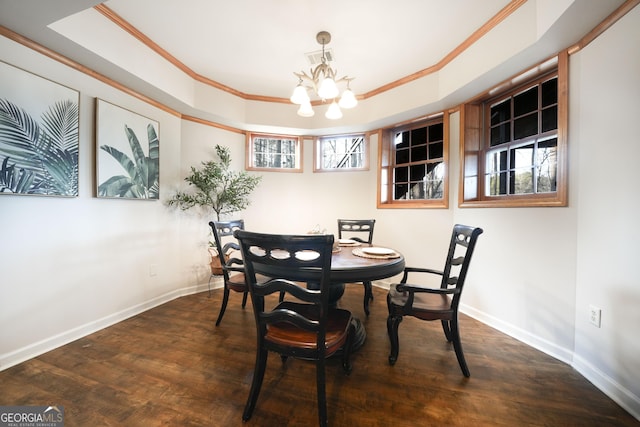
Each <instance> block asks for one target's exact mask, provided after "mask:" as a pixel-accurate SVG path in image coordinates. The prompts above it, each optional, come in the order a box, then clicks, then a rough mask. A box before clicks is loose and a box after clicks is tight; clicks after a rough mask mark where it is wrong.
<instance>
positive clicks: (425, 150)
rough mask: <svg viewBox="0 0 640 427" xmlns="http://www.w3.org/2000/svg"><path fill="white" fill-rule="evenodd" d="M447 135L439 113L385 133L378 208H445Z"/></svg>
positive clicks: (446, 202)
mask: <svg viewBox="0 0 640 427" xmlns="http://www.w3.org/2000/svg"><path fill="white" fill-rule="evenodd" d="M447 118H448V115H447ZM447 134H448V126H447V125H446V121H445V120H444V117H443V115H442V114H440V115H438V116H436V117H432V118H430V119H428V120H423V121H420V122H416V123H412V124H409V125H403V126H398V127H395V128H392V129H389V130H387V131H384V133H383V135H382V143H381V168H380V173H381V186H380V193H381V194H380V200H379V207H403V206H405V207H414V208H415V207H447V206H448V191H447V189H448V176H447V164H446V162H447V159H448V135H447Z"/></svg>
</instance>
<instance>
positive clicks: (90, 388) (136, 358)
mask: <svg viewBox="0 0 640 427" xmlns="http://www.w3.org/2000/svg"><path fill="white" fill-rule="evenodd" d="M362 293H363V289H362V286H361V285H348V286H347V289H346V292H345V296H344V297H343V298H342V300H341V301H340V305H341V306H342V307H345V308H348V309H350V310H351V311H352V312H353V313H354V314H355V315H356V316H358V317H360V318H361V319H362V320H363V322H364V324H365V327H366V330H367V340H366V342H365V344H364V346H363V347H362V348H361V349H360V350H359V351H358V352H356V353H355V354H354V355H353V358H352V361H353V372H352V373H351V375H350V376H345V375H344V374H343V373H342V370H341V367H340V364H339V360H333V359H331V360H329V362H328V363H327V400H328V411H329V424H330V425H333V426H349V427H352V426H353V427H355V426H367V427H372V426H391V425H393V426H396V427H405V426H406V427H410V426H445V425H446V426H474V427H478V426H510V427H511V426H637V425H640V422H639V421H638V420H636V419H635V418H633V417H632V416H631V415H629V414H628V413H627V412H626V411H624V410H623V409H622V408H620V407H619V406H618V405H617V404H616V403H615V402H613V401H612V400H611V399H609V398H608V397H606V396H605V395H604V394H603V393H602V392H601V391H599V390H598V389H596V388H595V387H594V386H593V385H592V384H591V383H589V382H588V381H587V380H586V379H585V378H583V377H582V376H581V375H579V374H578V373H577V372H576V371H574V370H573V369H572V368H571V367H570V366H567V365H565V364H563V363H561V362H559V361H557V360H555V359H553V358H552V357H550V356H547V355H545V354H544V353H541V352H539V351H537V350H535V349H533V348H531V347H528V346H526V345H525V344H522V343H521V342H519V341H517V340H515V339H513V338H510V337H508V336H506V335H504V334H502V333H500V332H498V331H496V330H494V329H491V328H489V327H487V326H486V325H484V324H482V323H480V322H478V321H476V320H474V319H471V318H469V317H467V316H462V317H461V320H460V322H461V331H462V332H461V333H462V343H463V346H464V350H465V354H466V357H467V363H468V364H469V369H470V370H471V377H470V378H468V379H467V378H465V377H464V376H463V375H462V373H461V371H460V368H459V366H458V363H457V361H456V357H455V354H454V352H453V349H452V347H451V345H449V344H448V343H447V342H446V341H445V339H444V335H443V332H442V329H441V327H440V323H439V322H422V321H418V320H415V319H405V320H404V321H403V322H402V323H401V325H400V356H399V359H398V362H397V363H396V365H395V366H389V364H388V362H387V357H388V352H389V342H388V338H387V334H386V303H385V297H386V291H384V290H382V289H379V288H375V287H374V296H375V300H374V301H373V302H372V304H371V315H370V316H369V317H368V318H367V317H366V316H365V315H364V312H363V309H362V295H363V294H362ZM207 295H208V294H207V292H203V293H200V294H196V295H191V296H187V297H183V298H179V299H176V300H174V301H171V302H169V303H167V304H164V305H162V306H160V307H157V308H154V309H152V310H149V311H147V312H145V313H142V314H140V315H138V316H135V317H133V318H131V319H128V320H126V321H123V322H121V323H119V324H117V325H114V326H112V327H109V328H107V329H104V330H102V331H99V332H97V333H94V334H92V335H90V336H87V337H85V338H82V339H80V340H77V341H75V342H73V343H70V344H68V345H65V346H63V347H61V348H58V349H56V350H53V351H51V352H49V353H47V354H44V355H42V356H39V357H37V358H34V359H32V360H29V361H27V362H24V363H22V364H20V365H17V366H14V367H12V368H9V369H7V370H4V371H2V372H0V405H62V406H64V410H65V426H67V427H73V426H81V427H85V426H92V427H93V426H159V425H167V426H241V425H245V426H247V427H249V426H269V427H271V426H305V427H306V426H314V425H317V410H316V387H315V365H313V364H312V363H310V362H306V361H301V360H295V359H289V360H288V361H287V363H286V364H285V365H283V364H282V362H281V360H280V358H279V357H277V356H276V355H274V354H271V355H270V357H269V361H268V364H267V372H266V375H265V379H264V383H263V387H262V391H261V394H260V397H259V399H258V403H257V406H256V410H255V412H254V414H253V417H252V418H251V420H249V422H247V423H243V422H242V411H243V408H244V404H245V399H246V397H247V394H248V392H249V387H250V385H251V375H252V372H253V363H254V354H255V353H254V349H255V330H254V323H253V315H252V311H251V306H250V302H249V303H248V305H247V308H246V309H244V310H243V309H242V308H241V307H240V301H241V296H240V295H239V294H234V293H232V295H231V299H230V301H229V306H228V307H227V313H226V314H225V317H224V319H223V320H222V323H221V325H220V326H219V327H215V326H214V322H215V319H216V316H217V314H218V310H219V308H220V300H221V296H222V292H221V290H216V291H214V292H213V294H212V296H211V298H208V297H207Z"/></svg>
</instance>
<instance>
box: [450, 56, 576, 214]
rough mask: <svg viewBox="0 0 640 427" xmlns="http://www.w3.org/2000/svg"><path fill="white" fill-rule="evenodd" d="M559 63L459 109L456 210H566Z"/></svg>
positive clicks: (562, 76)
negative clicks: (460, 146)
mask: <svg viewBox="0 0 640 427" xmlns="http://www.w3.org/2000/svg"><path fill="white" fill-rule="evenodd" d="M559 62H560V61H558V60H552V61H548V62H547V63H545V64H541V65H540V66H539V67H537V69H536V70H537V71H538V73H531V72H530V71H529V72H527V73H525V74H526V75H531V74H533V75H534V77H533V78H531V79H530V80H528V81H527V82H526V83H519V84H518V85H515V84H512V85H508V84H506V85H504V86H507V87H508V89H506V90H504V91H502V92H500V93H499V94H498V95H495V94H494V95H493V96H492V97H491V98H486V99H483V100H481V101H479V102H475V103H469V104H467V105H465V106H464V107H463V109H462V112H463V118H462V120H461V125H462V126H463V129H462V131H461V135H462V144H463V153H464V155H463V159H462V160H463V168H462V169H463V171H464V179H463V180H461V187H462V188H461V191H460V192H459V194H460V199H461V200H460V203H459V204H460V206H478V205H486V206H566V177H565V167H564V164H565V162H566V159H565V158H564V156H566V154H565V153H566V149H565V147H566V140H565V139H566V138H565V137H564V135H565V133H566V127H567V114H566V105H567V99H566V89H565V88H566V70H564V69H563V65H561V64H560V63H559ZM522 80H523V79H522V78H520V77H515V78H514V79H512V81H513V82H522Z"/></svg>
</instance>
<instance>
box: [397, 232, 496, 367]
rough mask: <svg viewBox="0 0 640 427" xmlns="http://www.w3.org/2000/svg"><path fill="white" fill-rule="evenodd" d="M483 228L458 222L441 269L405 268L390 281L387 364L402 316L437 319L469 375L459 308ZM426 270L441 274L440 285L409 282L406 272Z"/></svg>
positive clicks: (422, 271)
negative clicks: (388, 352)
mask: <svg viewBox="0 0 640 427" xmlns="http://www.w3.org/2000/svg"><path fill="white" fill-rule="evenodd" d="M482 232H483V230H482V228H474V227H469V226H466V225H460V224H457V225H455V226H454V227H453V232H452V233H451V240H450V243H449V251H448V252H447V258H446V261H445V264H444V269H443V270H442V271H440V270H433V269H430V268H419V267H405V269H404V274H403V276H402V279H401V281H400V283H398V284H392V285H391V287H390V289H389V293H388V295H387V307H388V308H389V317H388V318H387V333H388V334H389V340H390V341H391V353H390V354H389V364H390V365H394V364H395V363H396V361H397V360H398V352H399V339H398V326H399V325H400V322H401V321H402V318H403V317H404V316H413V317H416V318H418V319H421V320H440V321H441V323H442V328H443V329H444V334H445V337H446V338H447V341H448V342H453V348H454V350H455V352H456V357H457V359H458V363H459V364H460V368H461V369H462V373H463V374H464V376H465V377H468V376H470V372H469V368H468V367H467V362H466V361H465V358H464V354H463V352H462V343H461V342H460V331H459V328H458V307H459V305H460V297H461V296H462V289H463V286H464V282H465V279H466V277H467V272H468V270H469V263H470V262H471V256H472V255H473V251H474V249H475V246H476V241H477V240H478V236H480V234H482ZM414 273H427V274H435V275H437V276H440V277H441V279H440V287H439V288H435V289H434V288H430V287H427V286H424V285H415V284H409V283H407V281H408V280H409V275H410V274H411V275H413V274H414Z"/></svg>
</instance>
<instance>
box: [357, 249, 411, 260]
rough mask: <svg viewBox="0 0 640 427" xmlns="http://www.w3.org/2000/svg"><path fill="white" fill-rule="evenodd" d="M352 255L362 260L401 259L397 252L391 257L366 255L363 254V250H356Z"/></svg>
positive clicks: (390, 255)
mask: <svg viewBox="0 0 640 427" xmlns="http://www.w3.org/2000/svg"><path fill="white" fill-rule="evenodd" d="M351 253H353V254H354V255H355V256H359V257H362V258H373V259H392V258H400V254H399V253H397V252H394V253H392V254H389V255H371V254H366V253H364V252H362V248H354V249H353V250H352V251H351Z"/></svg>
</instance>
